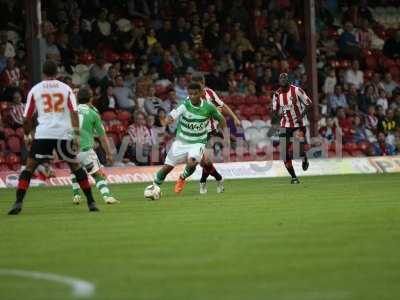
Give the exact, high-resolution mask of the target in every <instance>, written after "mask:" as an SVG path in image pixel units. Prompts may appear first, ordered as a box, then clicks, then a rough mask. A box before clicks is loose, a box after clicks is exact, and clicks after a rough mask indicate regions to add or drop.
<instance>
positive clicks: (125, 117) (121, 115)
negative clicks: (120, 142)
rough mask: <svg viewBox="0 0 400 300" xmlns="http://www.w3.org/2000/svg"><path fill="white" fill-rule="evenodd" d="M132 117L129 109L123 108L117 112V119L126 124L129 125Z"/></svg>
mask: <svg viewBox="0 0 400 300" xmlns="http://www.w3.org/2000/svg"><path fill="white" fill-rule="evenodd" d="M131 119H132V114H131V113H130V112H129V111H126V110H122V111H120V112H118V114H117V120H118V121H121V122H122V123H124V124H125V125H128V124H129V122H130V121H131Z"/></svg>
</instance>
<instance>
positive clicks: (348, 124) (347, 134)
mask: <svg viewBox="0 0 400 300" xmlns="http://www.w3.org/2000/svg"><path fill="white" fill-rule="evenodd" d="M335 123H336V124H338V125H339V127H340V128H341V130H342V134H343V142H344V143H348V142H352V141H353V133H352V127H353V122H352V119H351V118H349V117H347V116H346V111H345V109H344V108H343V107H339V108H338V109H337V111H336V120H335Z"/></svg>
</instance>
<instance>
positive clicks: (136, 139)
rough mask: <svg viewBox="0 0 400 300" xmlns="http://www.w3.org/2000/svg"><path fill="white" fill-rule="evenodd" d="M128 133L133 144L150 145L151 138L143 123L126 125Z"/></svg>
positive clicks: (151, 142)
mask: <svg viewBox="0 0 400 300" xmlns="http://www.w3.org/2000/svg"><path fill="white" fill-rule="evenodd" d="M128 134H129V137H130V138H131V142H132V144H134V145H142V146H144V145H152V144H153V139H152V136H151V131H150V129H149V128H147V127H146V126H143V125H136V124H132V125H130V126H129V127H128Z"/></svg>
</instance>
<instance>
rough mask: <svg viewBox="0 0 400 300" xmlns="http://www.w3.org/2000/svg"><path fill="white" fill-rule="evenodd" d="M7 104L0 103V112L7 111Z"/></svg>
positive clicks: (5, 102) (4, 102)
mask: <svg viewBox="0 0 400 300" xmlns="http://www.w3.org/2000/svg"><path fill="white" fill-rule="evenodd" d="M8 107H9V104H8V102H7V101H0V110H6V109H8Z"/></svg>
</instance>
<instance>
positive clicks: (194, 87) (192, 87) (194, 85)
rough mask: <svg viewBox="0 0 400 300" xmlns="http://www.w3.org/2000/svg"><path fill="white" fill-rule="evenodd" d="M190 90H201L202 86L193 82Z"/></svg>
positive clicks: (189, 87)
mask: <svg viewBox="0 0 400 300" xmlns="http://www.w3.org/2000/svg"><path fill="white" fill-rule="evenodd" d="M188 89H189V90H201V85H200V84H198V83H194V82H192V83H191V84H189V86H188Z"/></svg>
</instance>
